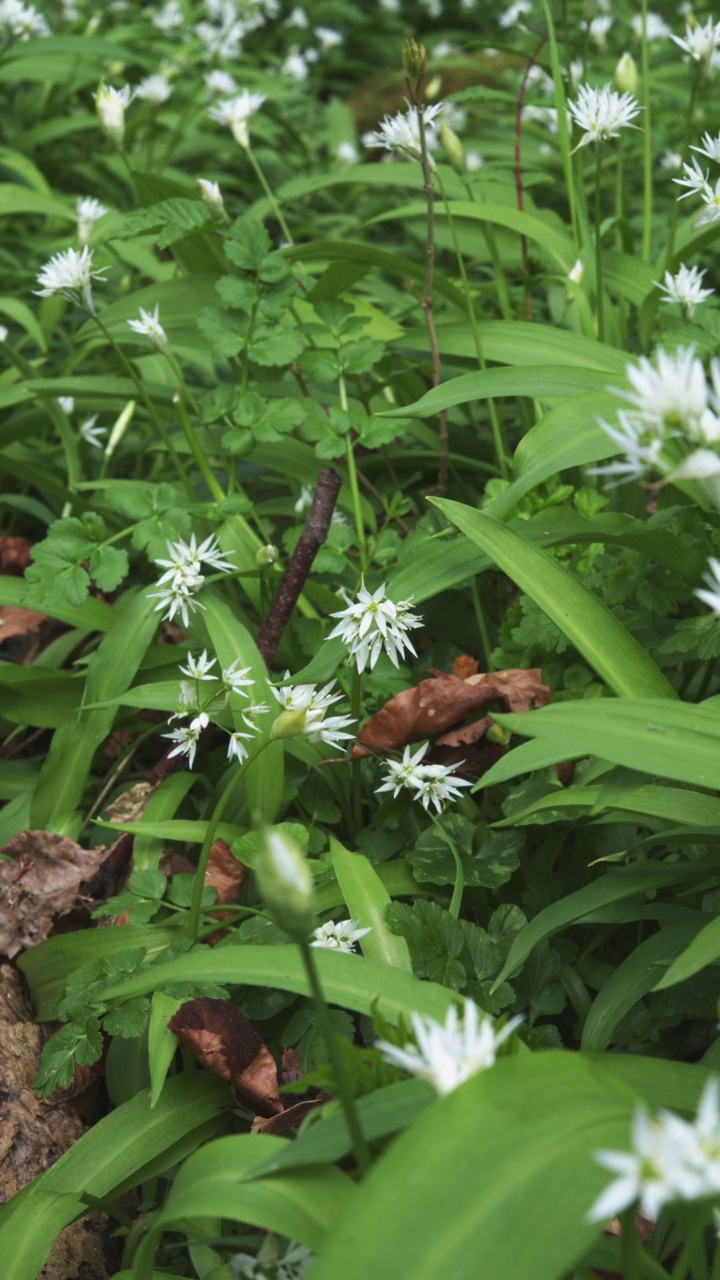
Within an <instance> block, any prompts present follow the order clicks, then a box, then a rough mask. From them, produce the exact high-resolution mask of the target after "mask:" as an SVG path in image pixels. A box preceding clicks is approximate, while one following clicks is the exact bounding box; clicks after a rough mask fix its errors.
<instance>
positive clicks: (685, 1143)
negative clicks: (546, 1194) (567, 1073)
mask: <svg viewBox="0 0 720 1280" xmlns="http://www.w3.org/2000/svg"><path fill="white" fill-rule="evenodd" d="M631 1141H632V1150H631V1151H598V1152H596V1155H595V1159H596V1160H597V1161H598V1163H599V1164H601V1165H602V1166H603V1167H604V1168H605V1169H609V1170H610V1171H611V1172H612V1173H615V1174H617V1177H616V1178H615V1180H614V1182H611V1183H610V1185H609V1186H608V1187H606V1188H605V1190H604V1191H603V1193H602V1194H601V1195H600V1196H599V1197H598V1199H597V1200H596V1201H595V1204H594V1205H593V1206H592V1208H591V1209H590V1212H589V1213H588V1218H589V1220H590V1221H591V1222H604V1221H605V1220H606V1219H607V1218H612V1217H614V1215H615V1214H617V1213H622V1211H623V1210H624V1209H627V1208H629V1207H630V1205H633V1204H636V1203H638V1202H639V1207H640V1209H641V1211H642V1212H643V1213H645V1214H647V1216H648V1217H650V1218H656V1217H657V1216H658V1214H659V1213H660V1211H661V1209H663V1207H664V1206H665V1205H666V1204H673V1203H677V1202H678V1201H693V1200H702V1199H704V1198H705V1197H709V1196H717V1195H718V1194H720V1111H719V1110H718V1081H717V1078H716V1077H712V1078H711V1079H709V1080H708V1082H707V1084H706V1086H705V1089H704V1090H703V1094H702V1097H701V1099H700V1104H699V1107H698V1113H697V1116H696V1118H695V1120H693V1121H692V1122H688V1121H687V1120H682V1119H681V1118H680V1116H677V1115H674V1114H673V1112H671V1111H660V1112H659V1113H658V1115H657V1116H649V1115H648V1114H647V1112H646V1111H644V1110H643V1109H642V1108H638V1109H637V1110H636V1112H635V1116H634V1119H633V1124H632V1135H631Z"/></svg>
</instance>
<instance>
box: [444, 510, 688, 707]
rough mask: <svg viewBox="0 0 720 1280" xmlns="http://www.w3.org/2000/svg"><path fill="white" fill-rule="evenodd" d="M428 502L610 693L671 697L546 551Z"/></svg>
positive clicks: (483, 518) (647, 662)
mask: <svg viewBox="0 0 720 1280" xmlns="http://www.w3.org/2000/svg"><path fill="white" fill-rule="evenodd" d="M433 502H434V503H435V505H436V506H438V507H439V508H440V510H441V511H442V512H443V514H444V515H445V516H447V518H448V520H450V521H451V522H452V523H453V524H455V525H457V527H458V529H460V531H461V532H462V533H464V534H465V535H466V536H467V537H468V538H469V539H470V540H471V542H474V543H475V544H476V546H478V547H480V549H481V551H483V552H485V554H487V555H489V556H490V557H491V559H493V560H494V561H495V563H496V564H497V565H498V566H499V567H500V568H501V569H502V570H503V572H504V573H506V574H507V575H508V577H510V578H512V579H513V581H514V582H516V583H517V585H518V586H519V587H520V589H521V590H522V591H524V592H525V593H526V595H528V596H530V598H531V600H534V601H535V603H536V604H537V605H539V607H540V608H541V609H542V610H543V611H544V612H545V613H546V614H547V615H548V617H549V618H551V619H552V621H553V622H554V623H555V624H556V626H558V627H559V628H560V630H561V631H562V632H563V634H564V635H565V636H567V638H568V640H569V641H570V643H571V644H573V645H574V646H575V648H576V649H577V650H578V653H580V654H581V655H582V656H583V658H585V660H586V662H588V663H589V665H590V666H591V667H593V668H594V669H595V671H597V673H598V675H599V676H600V677H601V679H603V680H605V682H606V683H607V685H608V686H609V687H610V688H611V689H612V690H613V691H614V692H615V693H618V694H623V695H624V696H625V697H628V698H640V697H643V696H646V697H647V696H654V697H657V698H674V697H675V696H676V694H675V691H674V689H673V687H672V685H671V684H670V683H669V682H668V681H667V680H666V678H665V676H664V675H663V674H662V672H661V671H660V670H659V669H658V667H656V665H655V663H654V662H653V661H652V659H651V658H649V657H648V655H647V653H646V652H645V650H644V649H643V648H642V645H640V644H639V643H638V641H637V640H635V639H634V637H633V636H631V635H630V633H629V632H628V631H626V629H625V627H624V626H623V625H622V623H621V622H619V621H618V619H617V618H616V617H615V615H614V614H613V613H611V612H610V610H609V609H608V608H607V607H606V606H605V605H604V604H603V603H602V602H601V601H600V600H598V599H597V597H596V596H594V595H593V593H592V592H591V591H590V590H589V589H588V588H587V587H586V586H585V585H584V583H582V582H580V581H579V580H578V579H577V578H576V577H575V575H574V574H573V573H571V571H570V570H569V569H566V568H565V566H564V565H562V564H560V563H559V562H558V561H557V560H556V559H554V558H553V556H551V555H549V554H548V553H547V551H544V550H543V549H542V548H541V547H538V546H536V545H534V544H533V543H532V542H529V541H528V539H527V538H525V537H523V535H522V534H520V533H518V532H516V531H515V530H514V529H508V528H507V526H506V525H503V524H501V523H500V521H499V520H495V519H493V518H492V516H487V515H483V514H482V513H481V512H478V511H473V509H472V508H471V507H467V506H465V505H464V504H463V503H460V502H450V501H448V500H447V499H443V498H434V499H433Z"/></svg>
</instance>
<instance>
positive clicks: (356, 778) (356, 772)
mask: <svg viewBox="0 0 720 1280" xmlns="http://www.w3.org/2000/svg"><path fill="white" fill-rule="evenodd" d="M361 688H362V676H361V675H360V672H359V671H358V669H357V666H353V674H352V689H351V692H350V714H351V716H352V718H353V720H354V722H355V725H356V732H357V728H359V725H360V712H361V706H362V703H361ZM352 816H353V824H354V828H355V832H354V834H355V835H357V833H358V832H359V831H360V830H361V828H362V775H361V773H360V761H359V760H356V761H355V763H354V765H352Z"/></svg>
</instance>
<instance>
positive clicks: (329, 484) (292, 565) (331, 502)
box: [256, 467, 342, 666]
mask: <svg viewBox="0 0 720 1280" xmlns="http://www.w3.org/2000/svg"><path fill="white" fill-rule="evenodd" d="M341 485H342V478H341V476H339V475H338V473H337V471H333V470H332V469H331V468H330V467H327V468H326V469H325V470H324V471H321V472H320V474H319V476H318V478H317V484H316V486H315V494H314V496H313V502H312V507H311V508H310V512H309V514H308V518H307V520H306V521H305V528H304V529H303V531H302V533H301V534H300V540H299V542H298V544H297V546H296V548H295V550H294V551H293V553H292V555H291V557H290V560H289V561H288V565H287V568H286V569H285V572H284V574H283V576H282V579H281V581H280V586H279V587H278V589H277V594H276V595H275V599H274V600H273V602H272V604H271V606H270V610H269V612H268V615H267V617H266V619H265V621H264V622H263V625H262V627H261V628H260V634H259V635H258V637H257V640H256V644H257V647H258V649H259V650H260V653H261V654H262V656H263V658H264V659H265V662H266V663H267V665H268V666H269V665H270V663H271V662H272V659H273V656H274V654H275V650H276V649H277V647H278V644H279V643H280V637H281V636H282V633H283V631H284V630H285V628H286V626H287V624H288V622H289V621H290V618H291V616H292V612H293V609H294V608H295V605H296V604H297V601H298V598H299V596H300V592H301V591H302V589H303V586H304V585H305V582H306V580H307V577H308V574H309V573H310V569H311V567H312V562H313V560H314V559H315V556H316V555H317V553H318V551H319V550H320V548H321V546H322V544H323V543H324V541H325V539H326V538H327V534H328V529H329V528H330V521H331V520H332V514H333V511H334V510H335V503H336V501H337V496H338V493H339V492H340V486H341Z"/></svg>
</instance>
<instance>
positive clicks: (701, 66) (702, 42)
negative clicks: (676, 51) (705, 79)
mask: <svg viewBox="0 0 720 1280" xmlns="http://www.w3.org/2000/svg"><path fill="white" fill-rule="evenodd" d="M672 39H673V40H674V41H675V44H676V45H678V46H679V47H680V48H681V49H682V51H683V53H684V54H685V55H686V56H685V61H686V62H687V64H688V66H689V67H695V68H697V69H698V70H700V71H701V72H704V73H705V74H710V73H711V72H712V71H713V70H714V69H715V67H716V66H717V54H718V48H719V47H720V22H716V21H715V19H714V18H708V20H707V22H705V23H703V25H702V26H701V25H700V23H699V22H697V21H696V20H695V19H694V18H693V20H692V22H686V24H685V36H684V38H683V37H682V36H673V37H672Z"/></svg>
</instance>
